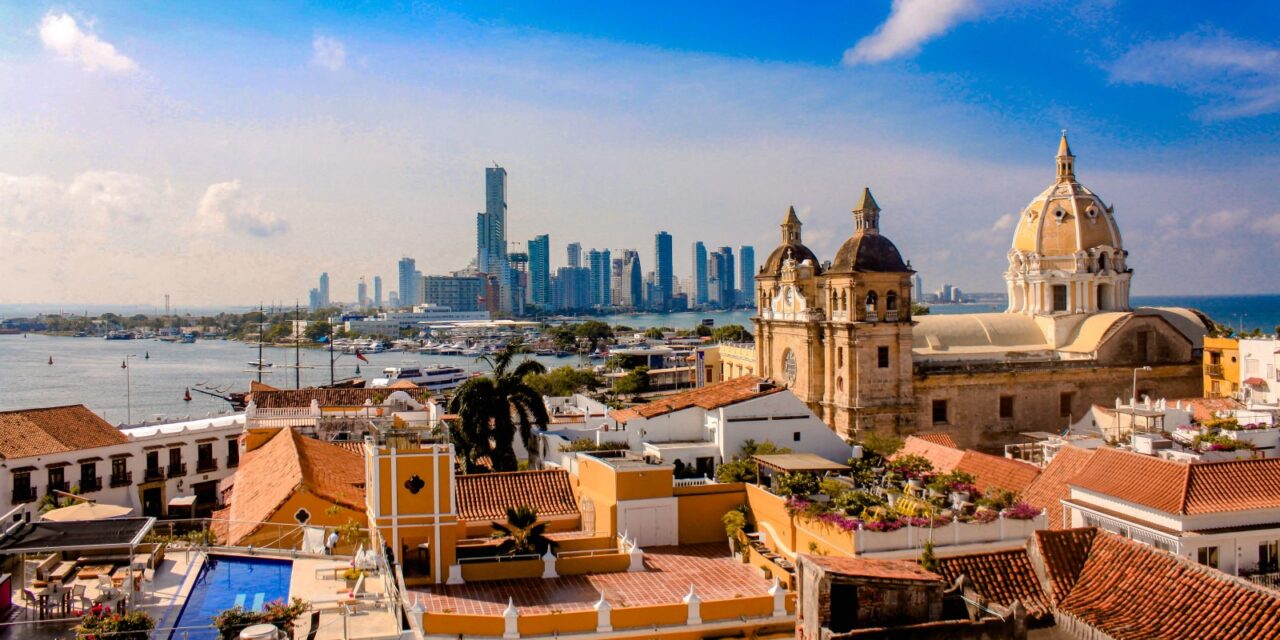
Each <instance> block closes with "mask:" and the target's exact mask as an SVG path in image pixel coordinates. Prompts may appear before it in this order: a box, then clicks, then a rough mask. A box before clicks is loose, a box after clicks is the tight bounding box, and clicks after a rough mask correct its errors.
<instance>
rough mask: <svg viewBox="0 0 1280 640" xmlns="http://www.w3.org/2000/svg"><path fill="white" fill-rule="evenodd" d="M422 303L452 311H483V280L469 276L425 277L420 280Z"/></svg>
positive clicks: (477, 276)
mask: <svg viewBox="0 0 1280 640" xmlns="http://www.w3.org/2000/svg"><path fill="white" fill-rule="evenodd" d="M422 289H423V292H422V302H423V303H425V304H434V305H438V306H441V307H449V308H450V309H453V310H454V311H484V310H486V307H485V304H484V298H485V278H484V277H483V276H480V275H470V276H458V275H453V276H426V277H425V278H423V279H422Z"/></svg>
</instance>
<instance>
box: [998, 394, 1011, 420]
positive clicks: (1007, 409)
mask: <svg viewBox="0 0 1280 640" xmlns="http://www.w3.org/2000/svg"><path fill="white" fill-rule="evenodd" d="M1000 417H1001V418H1004V419H1009V418H1012V417H1013V396H1000Z"/></svg>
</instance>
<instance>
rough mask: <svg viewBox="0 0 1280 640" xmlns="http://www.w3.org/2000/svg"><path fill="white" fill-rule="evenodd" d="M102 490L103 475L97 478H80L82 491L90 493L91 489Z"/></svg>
mask: <svg viewBox="0 0 1280 640" xmlns="http://www.w3.org/2000/svg"><path fill="white" fill-rule="evenodd" d="M101 490H102V476H98V477H96V478H80V491H82V492H84V493H88V492H90V491H101Z"/></svg>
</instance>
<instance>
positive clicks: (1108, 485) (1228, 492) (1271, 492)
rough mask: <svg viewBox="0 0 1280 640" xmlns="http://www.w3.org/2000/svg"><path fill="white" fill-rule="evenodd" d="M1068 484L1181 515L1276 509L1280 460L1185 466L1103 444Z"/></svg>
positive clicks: (1265, 459) (1279, 483) (1279, 482)
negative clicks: (1107, 447)
mask: <svg viewBox="0 0 1280 640" xmlns="http://www.w3.org/2000/svg"><path fill="white" fill-rule="evenodd" d="M1134 478H1142V479H1143V481H1142V482H1134V481H1133V479H1134ZM1069 484H1070V485H1071V486H1073V487H1079V488H1081V489H1087V490H1089V491H1094V492H1097V493H1102V494H1105V495H1108V496H1111V497H1113V498H1117V499H1120V500H1124V501H1126V502H1131V503H1134V504H1139V505H1142V506H1145V507H1150V508H1152V509H1157V510H1159V511H1163V512H1165V513H1171V514H1179V515H1199V514H1208V513H1221V512H1224V511H1245V510H1249V509H1275V508H1280V458H1258V459H1252V460H1229V461H1225V462H1194V463H1190V464H1185V463H1181V462H1171V461H1168V460H1162V459H1160V458H1154V457H1151V456H1144V455H1139V454H1136V453H1129V452H1126V451H1119V450H1116V449H1106V448H1104V449H1099V450H1097V451H1096V452H1095V453H1094V455H1093V459H1091V460H1090V461H1089V462H1088V464H1086V465H1085V467H1084V469H1082V470H1081V471H1080V472H1079V473H1078V474H1076V476H1075V478H1074V479H1072V480H1071V481H1070V483H1069Z"/></svg>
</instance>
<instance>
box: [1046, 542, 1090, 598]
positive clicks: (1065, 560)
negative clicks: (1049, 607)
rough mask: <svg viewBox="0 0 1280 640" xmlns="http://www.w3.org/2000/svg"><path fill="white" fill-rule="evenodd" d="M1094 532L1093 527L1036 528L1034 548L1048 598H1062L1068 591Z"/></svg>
mask: <svg viewBox="0 0 1280 640" xmlns="http://www.w3.org/2000/svg"><path fill="white" fill-rule="evenodd" d="M1097 535H1098V530H1097V529H1096V528H1094V527H1084V528H1081V529H1061V530H1058V531H1048V530H1040V531H1037V532H1036V534H1035V547H1034V549H1035V552H1036V553H1038V554H1039V556H1040V561H1041V562H1042V563H1043V566H1044V571H1045V579H1046V580H1047V581H1048V584H1049V587H1048V589H1049V600H1050V602H1053V603H1055V604H1056V603H1058V602H1062V600H1063V599H1064V598H1066V597H1067V594H1069V593H1071V589H1072V587H1075V585H1076V580H1077V579H1079V577H1080V571H1081V570H1082V569H1084V563H1085V561H1086V560H1088V559H1089V551H1090V550H1091V549H1092V548H1093V540H1094V538H1095V537H1097Z"/></svg>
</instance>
